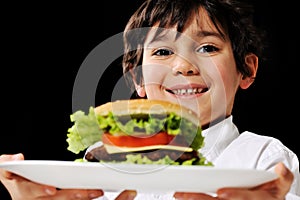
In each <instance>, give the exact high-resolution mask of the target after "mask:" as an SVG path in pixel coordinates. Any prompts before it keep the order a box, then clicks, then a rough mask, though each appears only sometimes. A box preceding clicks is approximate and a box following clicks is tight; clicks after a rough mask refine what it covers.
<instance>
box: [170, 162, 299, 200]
mask: <svg viewBox="0 0 300 200" xmlns="http://www.w3.org/2000/svg"><path fill="white" fill-rule="evenodd" d="M275 172H276V174H277V175H278V179H276V180H274V181H271V182H268V183H265V184H262V185H259V186H257V187H254V188H251V189H245V188H222V189H219V190H218V191H217V197H210V196H208V195H206V194H202V193H183V192H176V193H175V194H174V197H175V198H176V200H183V199H185V200H193V199H202V200H210V199H222V200H241V199H245V200H247V199H256V200H266V199H268V200H284V199H285V196H286V194H287V193H288V191H289V190H290V187H291V185H292V182H293V179H294V178H293V174H292V172H291V171H290V170H289V169H287V168H286V167H285V166H284V164H283V163H278V164H277V165H276V167H275Z"/></svg>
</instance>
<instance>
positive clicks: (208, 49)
mask: <svg viewBox="0 0 300 200" xmlns="http://www.w3.org/2000/svg"><path fill="white" fill-rule="evenodd" d="M197 51H198V52H200V53H213V52H217V51H219V48H217V47H215V46H213V45H204V46H202V47H200V48H199V49H198V50H197Z"/></svg>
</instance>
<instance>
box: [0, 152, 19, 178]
mask: <svg viewBox="0 0 300 200" xmlns="http://www.w3.org/2000/svg"><path fill="white" fill-rule="evenodd" d="M14 160H24V155H23V154H22V153H18V154H3V155H1V156H0V162H7V161H14ZM0 173H1V176H2V177H3V178H5V179H8V180H11V179H14V178H15V174H13V173H11V172H9V171H6V170H0ZM1 176H0V177H1Z"/></svg>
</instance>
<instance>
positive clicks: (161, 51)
mask: <svg viewBox="0 0 300 200" xmlns="http://www.w3.org/2000/svg"><path fill="white" fill-rule="evenodd" d="M171 54H173V51H171V50H169V49H158V50H156V51H154V52H153V55H155V56H169V55H171Z"/></svg>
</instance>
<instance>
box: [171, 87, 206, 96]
mask: <svg viewBox="0 0 300 200" xmlns="http://www.w3.org/2000/svg"><path fill="white" fill-rule="evenodd" d="M202 90H203V89H202V88H189V89H176V90H172V92H173V93H174V94H176V95H193V94H198V93H201V92H202Z"/></svg>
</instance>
